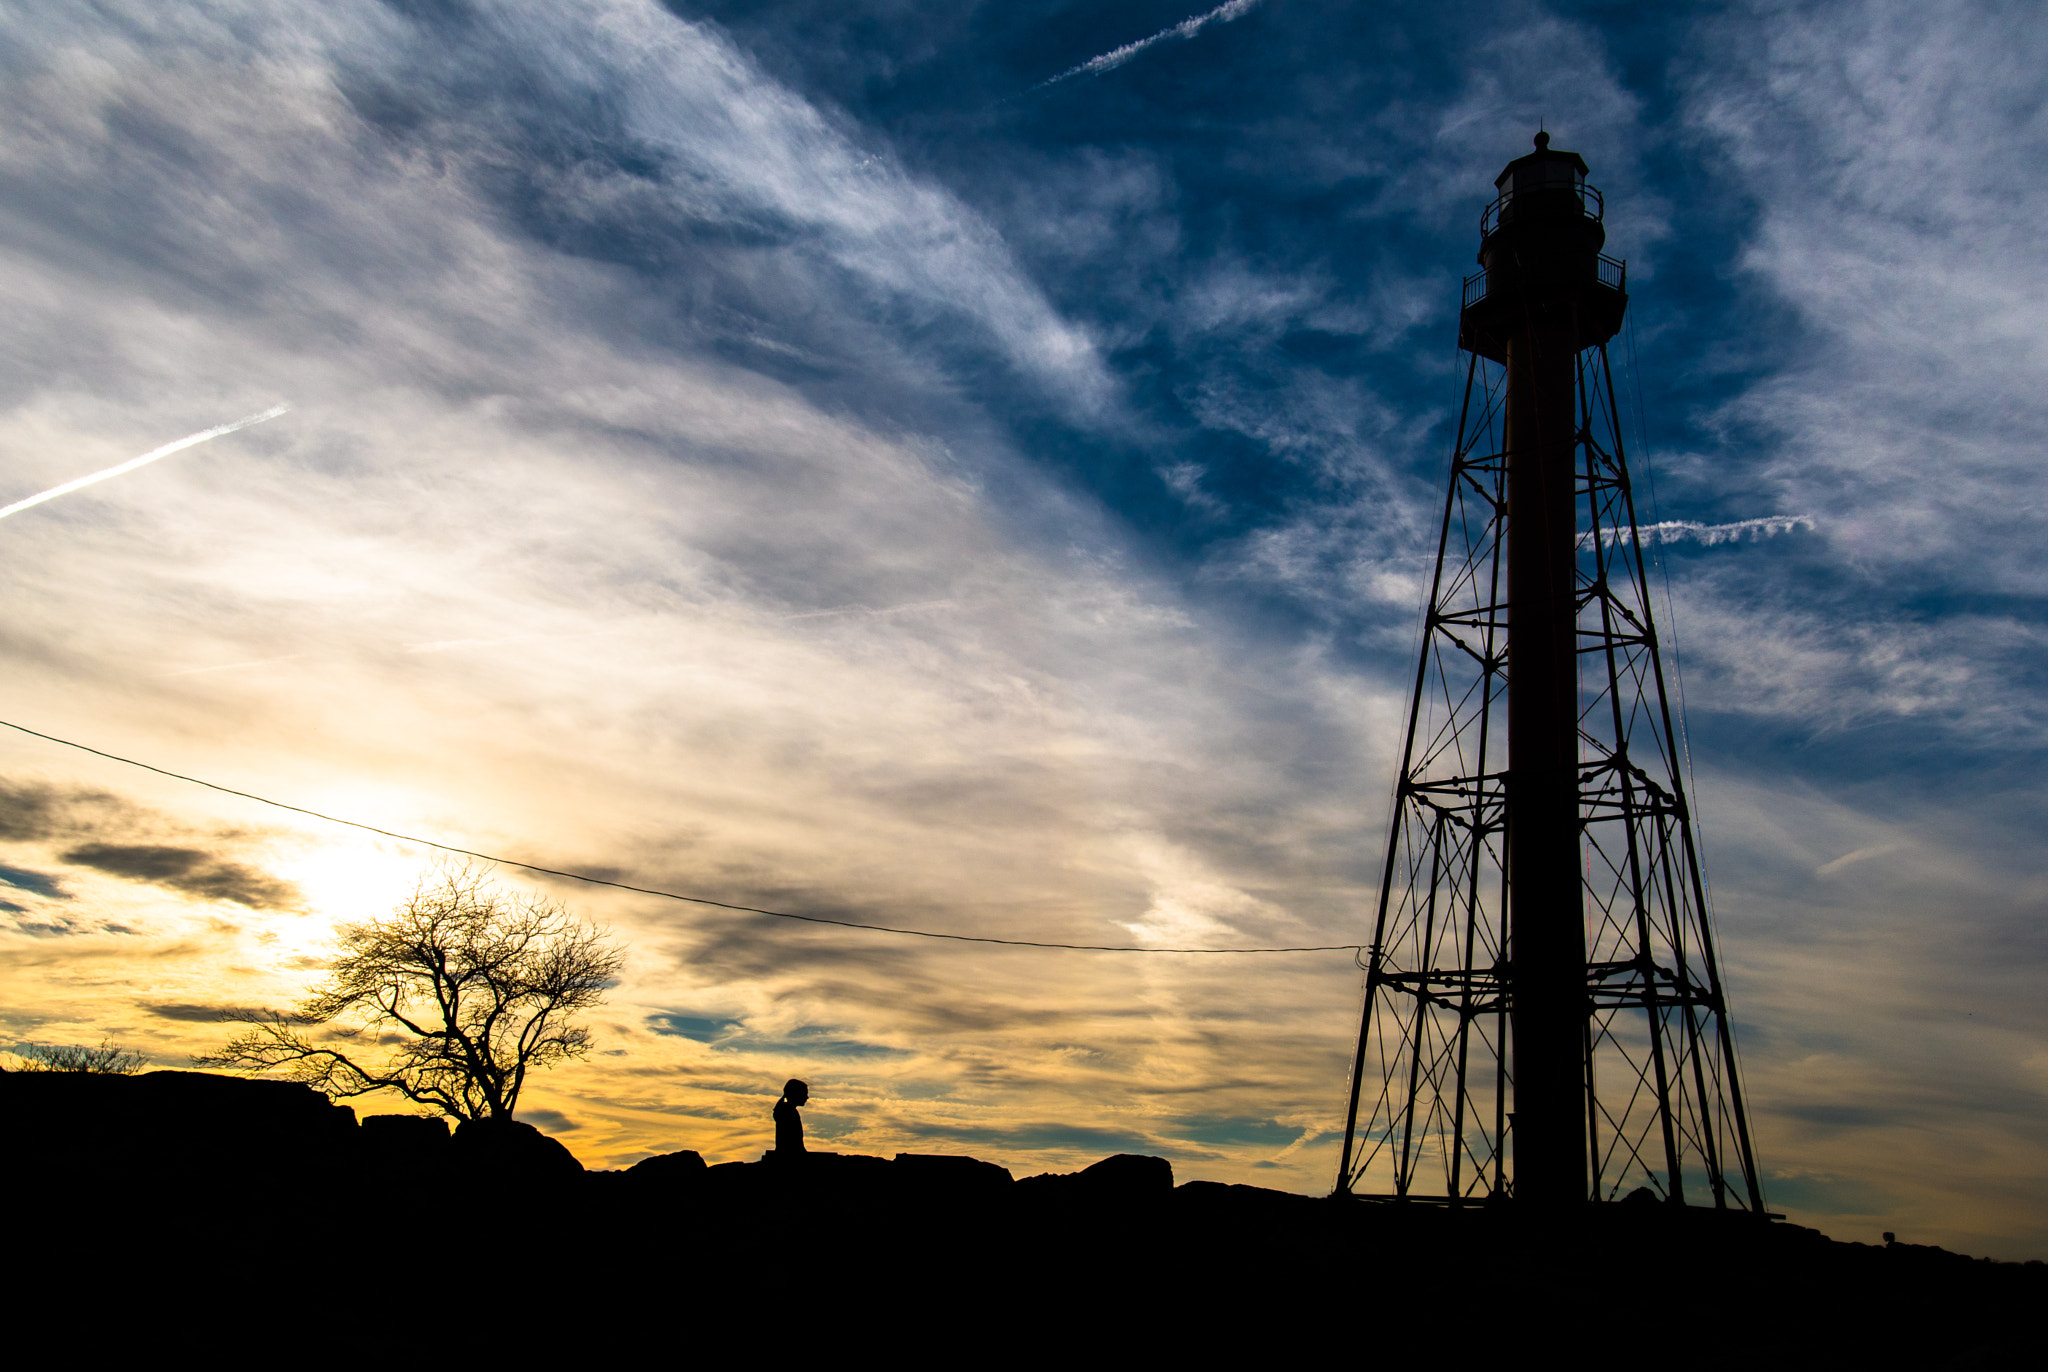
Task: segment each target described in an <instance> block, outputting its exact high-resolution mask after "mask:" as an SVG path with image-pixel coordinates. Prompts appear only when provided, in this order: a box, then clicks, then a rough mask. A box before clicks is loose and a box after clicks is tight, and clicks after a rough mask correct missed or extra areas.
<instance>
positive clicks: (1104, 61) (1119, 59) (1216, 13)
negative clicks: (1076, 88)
mask: <svg viewBox="0 0 2048 1372" xmlns="http://www.w3.org/2000/svg"><path fill="white" fill-rule="evenodd" d="M1258 3H1259V0H1226V2H1225V3H1224V4H1221V5H1218V6H1217V7H1216V8H1215V9H1213V10H1210V11H1209V12H1208V13H1206V14H1198V15H1195V16H1194V17H1193V18H1191V19H1183V20H1181V21H1180V22H1179V23H1178V24H1175V25H1174V26H1173V27H1172V28H1170V29H1161V30H1160V31H1159V32H1157V33H1155V34H1153V35H1152V36H1151V37H1150V38H1140V39H1139V40H1138V41H1137V42H1135V43H1126V44H1124V45H1123V46H1122V47H1120V48H1112V49H1111V50H1110V51H1108V52H1105V53H1103V54H1102V55H1101V56H1100V57H1091V58H1089V59H1088V60H1087V61H1086V62H1083V63H1082V64H1081V65H1080V66H1078V67H1069V68H1068V69H1067V70H1065V71H1063V72H1061V73H1060V74H1059V75H1058V76H1055V77H1051V78H1049V79H1047V80H1044V81H1041V82H1039V83H1038V84H1037V85H1036V86H1034V87H1032V89H1033V90H1044V89H1045V88H1046V87H1047V86H1056V85H1058V84H1059V83H1060V82H1062V81H1064V80H1066V79H1067V78H1068V77H1070V76H1080V75H1082V74H1084V73H1085V74H1087V75H1090V76H1098V75H1100V74H1101V73H1103V72H1106V71H1110V70H1112V69H1114V68H1116V67H1121V66H1122V65H1123V64H1124V63H1126V62H1128V61H1130V60H1131V59H1132V58H1133V57H1136V56H1137V55H1138V54H1139V53H1141V52H1143V51H1144V50H1145V49H1147V48H1149V47H1151V46H1152V45H1153V44H1154V43H1163V42H1165V41H1166V40H1167V39H1169V38H1193V37H1194V36H1195V35H1196V34H1198V33H1200V32H1201V31H1202V29H1203V27H1204V26H1205V25H1208V24H1228V23H1229V22H1230V21H1231V20H1233V19H1237V18H1240V17H1241V16H1243V15H1246V14H1249V13H1250V12H1251V10H1252V7H1253V6H1255V5H1257V4H1258Z"/></svg>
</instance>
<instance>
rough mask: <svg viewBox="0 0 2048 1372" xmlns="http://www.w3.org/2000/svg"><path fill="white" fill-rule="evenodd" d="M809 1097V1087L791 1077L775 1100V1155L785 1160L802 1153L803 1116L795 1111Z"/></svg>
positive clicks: (792, 1158) (790, 1159)
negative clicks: (779, 1098) (780, 1095)
mask: <svg viewBox="0 0 2048 1372" xmlns="http://www.w3.org/2000/svg"><path fill="white" fill-rule="evenodd" d="M810 1098H811V1088H810V1087H808V1086H806V1085H805V1084H804V1083H802V1082H800V1081H797V1080H795V1079H794V1078H792V1079H791V1080H789V1081H786V1082H784V1083H783V1085H782V1099H781V1100H779V1101H776V1102H775V1156H776V1157H777V1158H780V1159H782V1160H783V1161H785V1162H790V1161H794V1160H796V1159H797V1158H800V1157H802V1156H803V1155H804V1117H803V1116H802V1115H800V1114H798V1113H797V1112H798V1110H799V1109H800V1108H801V1107H802V1106H803V1104H804V1103H805V1102H806V1101H808V1100H810Z"/></svg>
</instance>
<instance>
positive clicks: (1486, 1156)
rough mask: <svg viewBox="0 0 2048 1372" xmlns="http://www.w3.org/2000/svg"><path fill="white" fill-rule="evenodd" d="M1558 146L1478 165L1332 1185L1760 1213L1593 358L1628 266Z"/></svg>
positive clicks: (1619, 463) (1541, 144) (1632, 538)
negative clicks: (1437, 518) (1474, 255)
mask: <svg viewBox="0 0 2048 1372" xmlns="http://www.w3.org/2000/svg"><path fill="white" fill-rule="evenodd" d="M1549 143H1550V139H1549V136H1548V135H1547V134H1542V133H1539V134H1537V135H1536V150H1535V151H1534V152H1533V153H1531V154H1529V155H1528V156H1526V157H1521V158H1518V159H1516V160H1515V161H1513V162H1510V163H1509V164H1508V166H1507V168H1506V170H1504V171H1503V172H1502V173H1501V174H1500V176H1499V178H1498V179H1497V180H1496V181H1495V183H1494V184H1495V187H1496V189H1497V190H1498V191H1499V195H1498V198H1496V199H1495V200H1494V201H1493V203H1492V204H1491V205H1489V206H1488V207H1487V208H1486V210H1485V212H1484V213H1483V214H1482V215H1481V217H1480V247H1479V262H1480V266H1481V267H1482V269H1483V270H1481V271H1480V272H1479V273H1477V274H1475V275H1474V276H1472V277H1469V278H1468V279H1467V280H1466V282H1465V292H1464V300H1463V310H1462V313H1461V315H1460V318H1459V344H1460V346H1461V347H1462V348H1463V349H1464V350H1465V351H1466V353H1467V355H1468V367H1467V373H1466V375H1467V381H1466V390H1465V404H1464V407H1463V410H1462V412H1461V416H1460V420H1459V433H1458V439H1457V448H1456V451H1455V453H1454V457H1453V464H1452V475H1451V490H1450V493H1449V499H1448V501H1447V503H1446V506H1445V512H1444V524H1443V532H1442V536H1441V538H1440V540H1439V546H1438V556H1437V570H1436V577H1435V582H1434V586H1433V589H1432V592H1431V599H1430V608H1429V618H1428V637H1427V639H1426V641H1425V644H1424V647H1423V653H1422V660H1421V662H1420V663H1419V664H1418V668H1417V674H1416V680H1415V695H1414V699H1413V703H1412V705H1411V708H1410V714H1409V723H1408V734H1407V741H1406V749H1405V753H1404V758H1403V763H1402V773H1401V780H1400V786H1399V793H1398V796H1397V805H1396V813H1395V816H1394V824H1393V833H1392V835H1391V838H1390V841H1389V844H1388V849H1387V860H1386V870H1385V876H1384V880H1383V883H1382V891H1381V897H1380V906H1379V911H1378V915H1377V919H1376V922H1375V929H1374V937H1373V942H1372V945H1371V948H1370V951H1369V953H1368V956H1367V959H1366V964H1367V965H1366V974H1367V975H1366V999H1365V1011H1364V1018H1363V1022H1362V1024H1361V1026H1360V1033H1359V1040H1358V1053H1357V1058H1356V1061H1355V1064H1354V1069H1353V1073H1352V1082H1351V1102H1350V1108H1349V1112H1348V1115H1347V1120H1346V1130H1345V1144H1344V1153H1343V1161H1342V1163H1341V1165H1340V1173H1339V1177H1338V1190H1339V1191H1342V1192H1348V1193H1350V1194H1354V1195H1379V1196H1385V1197H1388V1198H1395V1199H1422V1198H1424V1197H1428V1196H1434V1197H1436V1198H1439V1199H1445V1200H1450V1201H1452V1202H1454V1203H1457V1202H1462V1201H1466V1200H1470V1199H1477V1198H1482V1197H1484V1198H1505V1197H1508V1196H1513V1197H1515V1198H1516V1199H1518V1200H1521V1201H1523V1202H1526V1203H1531V1204H1538V1205H1570V1204H1577V1203H1579V1202H1583V1201H1585V1200H1587V1199H1611V1198H1612V1196H1613V1195H1614V1194H1615V1193H1616V1192H1617V1191H1619V1189H1620V1188H1622V1187H1623V1186H1627V1187H1628V1188H1630V1189H1634V1188H1636V1187H1638V1186H1648V1187H1649V1188H1650V1189H1651V1190H1652V1192H1653V1193H1655V1194H1657V1195H1660V1196H1662V1197H1663V1198H1665V1199H1667V1200H1672V1201H1677V1202H1683V1201H1684V1200H1685V1198H1686V1196H1687V1184H1688V1181H1687V1179H1688V1176H1689V1175H1690V1177H1691V1178H1692V1179H1693V1182H1694V1184H1699V1183H1704V1185H1705V1189H1706V1191H1707V1192H1708V1193H1710V1194H1711V1196H1712V1203H1713V1204H1716V1205H1721V1206H1726V1205H1730V1204H1733V1205H1738V1206H1743V1207H1745V1208H1750V1209H1754V1210H1759V1211H1760V1210H1761V1208H1762V1202H1761V1197H1760V1195H1759V1193H1758V1190H1757V1186H1756V1180H1755V1166H1754V1162H1753V1159H1752V1157H1751V1152H1750V1146H1749V1130H1748V1124H1747V1120H1746V1119H1745V1117H1744V1114H1743V1109H1742V1097H1741V1091H1740V1087H1739V1083H1738V1082H1737V1080H1736V1075H1735V1061H1734V1053H1733V1044H1732V1042H1731V1040H1730V1037H1729V1033H1728V1027H1727V1020H1726V1015H1725V1012H1724V1006H1723V1004H1722V998H1721V990H1720V978H1719V972H1718V969H1717V967H1716V965H1715V960H1714V950H1713V946H1712V942H1711V935H1710V931H1709V928H1708V923H1707V919H1706V904H1705V888H1704V883H1703V882H1702V881H1701V879H1700V872H1699V862H1698V855H1697V853H1696V851H1695V848H1694V845H1693V838H1692V827H1691V821H1690V815H1689V813H1688V811H1687V807H1686V802H1685V791H1684V786H1683V780H1682V776H1681V773H1680V769H1679V767H1678V765H1677V757H1676V750H1675V744H1674V734H1673V728H1672V718H1671V713H1670V708H1669V704H1668V701H1667V699H1666V696H1665V690H1664V679H1663V668H1662V663H1661V661H1660V660H1659V657H1658V651H1657V637H1656V629H1655V626H1654V622H1653V619H1652V617H1651V613H1650V599H1649V594H1648V586H1647V584H1646V582H1645V579H1644V576H1643V559H1642V550H1641V547H1640V545H1639V541H1638V539H1637V536H1636V516H1635V504H1634V497H1633V494H1632V492H1631V490H1630V487H1629V479H1628V470H1627V465H1626V462H1625V460H1624V456H1623V450H1622V440H1621V429H1620V423H1619V416H1618V414H1617V412H1616V409H1615V404H1614V391H1613V380H1612V374H1611V371H1610V368H1609V365H1608V359H1607V341H1608V340H1609V339H1611V338H1612V337H1614V335H1615V332H1616V331H1617V330H1618V329H1619V328H1620V327H1621V323H1622V319H1623V316H1624V314H1625V312H1626V310H1627V307H1628V295H1627V292H1626V289H1625V287H1626V270H1625V266H1624V264H1623V263H1621V262H1619V261H1617V260H1615V259H1614V258H1611V257H1607V256H1604V255H1603V254H1602V252H1601V249H1602V248H1603V247H1604V246H1605V245H1606V231H1605V229H1604V228H1603V227H1602V224H1601V219H1602V204H1601V199H1600V194H1599V192H1598V191H1596V190H1594V189H1593V188H1592V187H1591V186H1589V185H1587V184H1586V173H1587V167H1586V163H1585V159H1583V158H1581V157H1580V156H1579V155H1578V154H1577V153H1572V152H1560V151H1553V150H1552V149H1551V148H1550V146H1549ZM1362 1103H1363V1104H1364V1106H1365V1107H1366V1108H1365V1110H1364V1113H1363V1117H1362V1118H1361V1104H1362ZM1375 1178H1378V1179H1381V1180H1383V1182H1384V1183H1385V1184H1384V1185H1380V1186H1374V1185H1372V1184H1371V1182H1372V1181H1373V1179H1375Z"/></svg>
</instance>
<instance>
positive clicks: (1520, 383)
mask: <svg viewBox="0 0 2048 1372" xmlns="http://www.w3.org/2000/svg"><path fill="white" fill-rule="evenodd" d="M1525 279H1526V278H1525ZM1525 302H1526V303H1525V312H1524V313H1523V316H1522V318H1521V319H1520V320H1517V321H1516V322H1517V325H1518V327H1515V328H1514V329H1512V330H1511V331H1509V332H1508V336H1507V338H1506V344H1507V348H1506V351H1507V382H1508V394H1507V435H1506V437H1507V496H1508V517H1507V557H1508V778H1507V845H1508V858H1507V876H1508V916H1509V937H1510V940H1511V948H1510V957H1511V959H1512V971H1511V978H1512V980H1511V995H1510V1005H1511V1007H1512V1009H1511V1016H1512V1020H1511V1023H1512V1031H1513V1035H1514V1101H1515V1105H1514V1109H1515V1119H1514V1131H1513V1137H1514V1167H1515V1171H1514V1176H1515V1191H1514V1194H1515V1198H1516V1199H1517V1200H1518V1201H1522V1202H1526V1203H1530V1204H1534V1205H1546V1206H1559V1205H1569V1204H1575V1203H1577V1202H1580V1201H1583V1200H1585V1199H1586V1194H1587V1180H1586V1177H1587V1172H1586V1080H1585V1062H1586V1048H1585V1025H1586V928H1585V916H1584V911H1583V903H1582V897H1581V894H1580V892H1581V886H1580V881H1579V789H1578V760H1579V749H1578V740H1579V735H1578V701H1579V692H1578V613H1577V608H1576V604H1575V596H1576V585H1575V579H1576V569H1577V563H1578V555H1577V538H1578V529H1577V519H1576V513H1577V502H1576V498H1575V496H1574V494H1573V466H1574V461H1575V455H1576V451H1577V444H1576V442H1575V439H1576V431H1577V406H1576V400H1577V394H1576V392H1577V372H1578V367H1577V358H1578V350H1579V337H1578V334H1579V328H1578V320H1577V317H1576V311H1575V310H1573V309H1572V308H1571V306H1570V304H1569V303H1568V302H1566V301H1555V300H1553V301H1548V302H1542V303H1538V302H1537V301H1534V300H1527V298H1526V297H1525Z"/></svg>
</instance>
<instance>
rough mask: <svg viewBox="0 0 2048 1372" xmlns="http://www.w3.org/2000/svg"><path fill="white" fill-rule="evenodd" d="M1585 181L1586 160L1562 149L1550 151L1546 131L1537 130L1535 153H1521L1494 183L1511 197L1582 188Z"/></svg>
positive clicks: (1548, 136) (1548, 135) (1504, 193)
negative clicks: (1556, 189) (1531, 192)
mask: <svg viewBox="0 0 2048 1372" xmlns="http://www.w3.org/2000/svg"><path fill="white" fill-rule="evenodd" d="M1585 182H1586V159H1585V158H1583V157H1581V156H1579V155H1578V154H1577V153H1575V152H1566V151H1565V150H1564V149H1562V148H1558V149H1555V150H1553V149H1552V148H1551V146H1550V134H1549V133H1548V131H1546V130H1543V129H1538V130H1537V131H1536V151H1534V152H1531V153H1524V154H1523V155H1522V156H1520V157H1517V158H1516V159H1515V160H1514V161H1512V162H1510V163H1508V165H1507V167H1506V169H1504V170H1503V171H1502V172H1501V174H1500V175H1499V176H1497V177H1495V178H1494V182H1493V184H1494V186H1495V187H1496V188H1497V189H1498V190H1499V191H1500V193H1501V194H1502V195H1510V194H1527V193H1528V192H1530V191H1536V190H1548V189H1552V188H1563V187H1567V186H1582V185H1584V184H1585Z"/></svg>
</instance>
